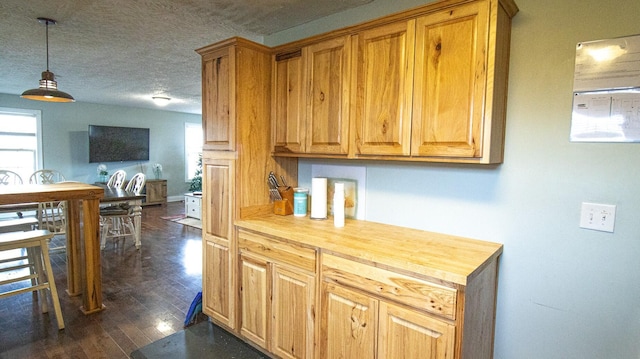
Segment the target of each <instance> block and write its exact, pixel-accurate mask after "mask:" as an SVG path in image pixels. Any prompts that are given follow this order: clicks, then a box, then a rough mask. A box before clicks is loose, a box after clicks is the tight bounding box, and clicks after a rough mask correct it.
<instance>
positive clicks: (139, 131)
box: [89, 125, 149, 163]
mask: <svg viewBox="0 0 640 359" xmlns="http://www.w3.org/2000/svg"><path fill="white" fill-rule="evenodd" d="M148 160H149V129H148V128H136V127H115V126H98V125H89V163H96V162H123V161H148Z"/></svg>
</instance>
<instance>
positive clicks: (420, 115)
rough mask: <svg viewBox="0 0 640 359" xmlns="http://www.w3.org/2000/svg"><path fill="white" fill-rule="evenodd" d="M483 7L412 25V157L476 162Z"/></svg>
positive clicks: (482, 77) (479, 131)
mask: <svg viewBox="0 0 640 359" xmlns="http://www.w3.org/2000/svg"><path fill="white" fill-rule="evenodd" d="M488 4H489V2H488V1H478V2H473V3H470V4H466V5H462V6H458V7H456V8H455V9H453V10H446V11H440V12H436V13H433V14H430V15H426V16H423V17H421V18H418V19H417V26H416V50H415V51H416V68H415V87H414V100H413V122H412V127H413V129H412V138H411V154H412V155H414V156H444V157H470V158H475V157H482V150H483V149H482V140H483V139H482V135H483V133H482V128H483V108H484V96H485V91H486V81H487V72H486V70H487V63H486V56H487V31H488V15H487V14H488V12H489V10H488V6H489V5H488Z"/></svg>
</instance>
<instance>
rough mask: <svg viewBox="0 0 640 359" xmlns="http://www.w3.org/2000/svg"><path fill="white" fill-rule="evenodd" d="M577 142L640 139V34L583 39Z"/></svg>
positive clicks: (574, 121) (577, 78) (576, 86)
mask: <svg viewBox="0 0 640 359" xmlns="http://www.w3.org/2000/svg"><path fill="white" fill-rule="evenodd" d="M570 140H571V141H573V142H640V35H633V36H626V37H620V38H615V39H606V40H595V41H585V42H579V43H578V44H577V45H576V62H575V71H574V83H573V111H572V118H571V135H570Z"/></svg>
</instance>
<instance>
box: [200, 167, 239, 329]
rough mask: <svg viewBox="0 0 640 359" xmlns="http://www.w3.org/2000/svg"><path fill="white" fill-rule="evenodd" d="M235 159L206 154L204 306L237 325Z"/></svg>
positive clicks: (204, 181) (231, 325) (225, 322)
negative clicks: (234, 255) (233, 191)
mask: <svg viewBox="0 0 640 359" xmlns="http://www.w3.org/2000/svg"><path fill="white" fill-rule="evenodd" d="M233 173H234V162H233V160H221V159H210V158H203V177H202V179H203V182H202V185H203V194H202V203H203V209H202V210H203V216H202V217H203V220H202V237H203V245H204V248H203V256H204V264H203V265H204V272H205V273H204V274H205V278H203V280H202V283H203V307H204V308H205V309H207V310H206V311H205V314H207V315H209V316H211V317H213V318H215V319H217V320H219V321H220V322H222V323H224V324H226V325H227V326H229V328H232V329H233V328H235V315H234V303H235V298H234V296H233V293H235V284H234V279H233V278H234V274H233V273H234V270H233V268H234V259H233V256H232V253H233V248H232V243H233V241H232V239H233V236H234V232H233V230H232V228H233V227H232V223H231V220H232V217H231V213H232V212H231V211H232V206H231V203H232V202H231V198H232V196H231V194H230V192H229V191H230V190H231V188H232V179H233Z"/></svg>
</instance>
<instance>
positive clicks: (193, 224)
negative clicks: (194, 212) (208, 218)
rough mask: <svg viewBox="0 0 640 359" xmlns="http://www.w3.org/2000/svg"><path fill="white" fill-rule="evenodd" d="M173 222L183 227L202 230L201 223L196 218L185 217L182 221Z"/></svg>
mask: <svg viewBox="0 0 640 359" xmlns="http://www.w3.org/2000/svg"><path fill="white" fill-rule="evenodd" d="M174 222H176V223H180V224H184V225H185V226H189V227H196V228H200V229H202V221H201V220H199V219H197V218H191V217H186V218H182V219H176V220H174Z"/></svg>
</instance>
